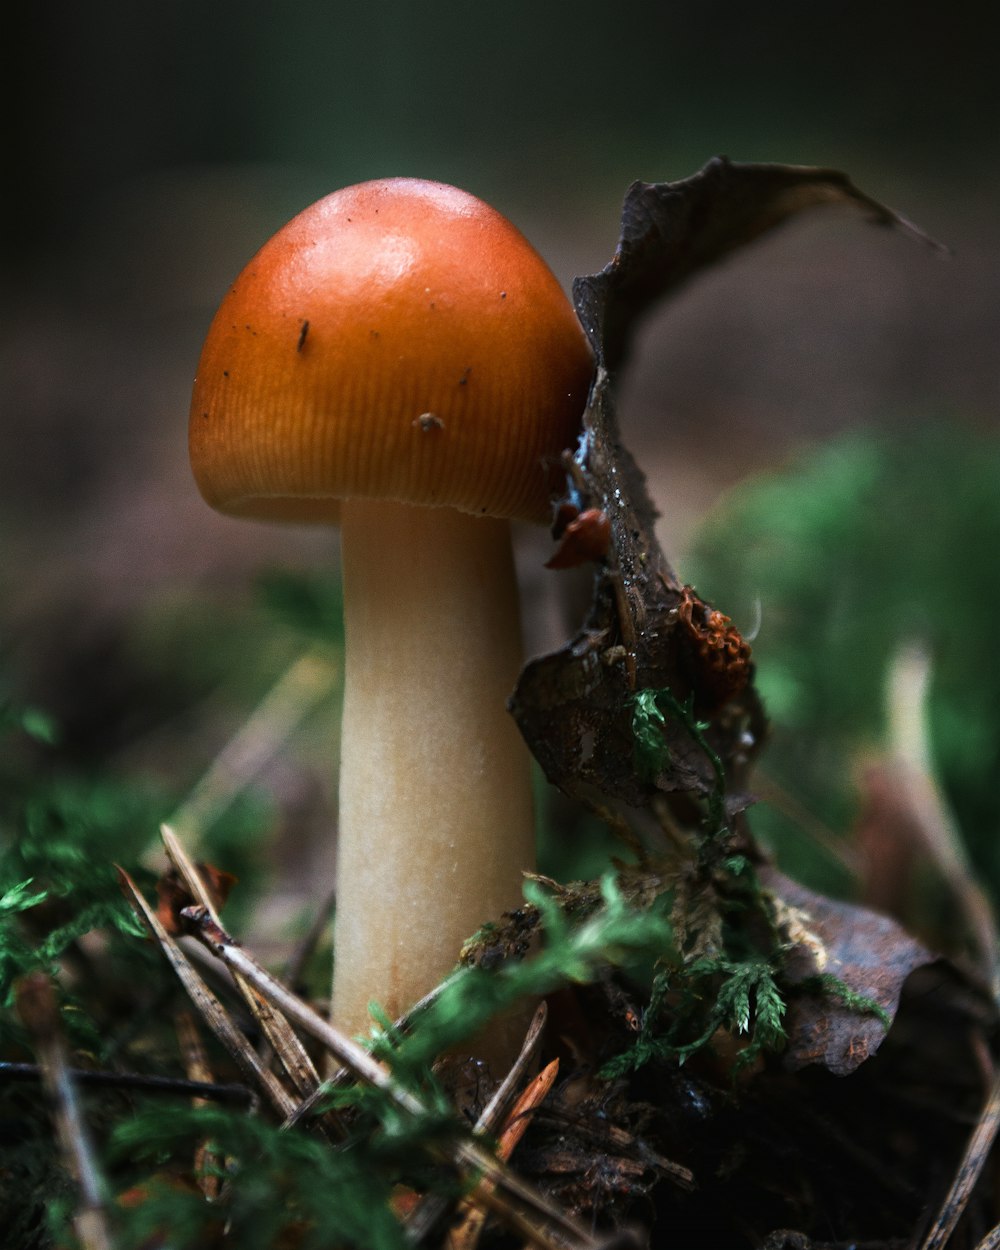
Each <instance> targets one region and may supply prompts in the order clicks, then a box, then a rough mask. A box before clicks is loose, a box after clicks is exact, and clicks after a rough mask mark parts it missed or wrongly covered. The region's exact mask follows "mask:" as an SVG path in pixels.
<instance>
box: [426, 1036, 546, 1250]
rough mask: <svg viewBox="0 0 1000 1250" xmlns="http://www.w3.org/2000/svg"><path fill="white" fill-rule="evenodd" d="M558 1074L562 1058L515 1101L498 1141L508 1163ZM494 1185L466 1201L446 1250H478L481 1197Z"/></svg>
mask: <svg viewBox="0 0 1000 1250" xmlns="http://www.w3.org/2000/svg"><path fill="white" fill-rule="evenodd" d="M558 1074H559V1060H558V1059H553V1060H552V1062H551V1063H550V1064H548V1065H547V1066H546V1067H545V1068H543V1069H542V1071H541V1072H540V1073H539V1074H538V1076H536V1077H535V1079H534V1080H533V1081H532V1082H531V1084H530V1085H529V1086H528V1087H527V1089H525V1090H524V1091H523V1093H522V1094H521V1096H520V1098H518V1100H517V1102H516V1103H515V1104H514V1106H513V1108H512V1109H511V1112H510V1115H509V1116H508V1117H507V1122H506V1124H505V1125H504V1128H503V1132H502V1133H501V1134H500V1140H499V1141H498V1142H497V1158H498V1159H500V1160H502V1161H503V1162H504V1163H506V1162H508V1160H509V1159H510V1157H511V1155H512V1154H513V1153H514V1151H515V1149H516V1148H517V1144H518V1142H519V1141H520V1140H521V1138H522V1137H523V1136H524V1134H525V1132H526V1131H527V1128H528V1125H529V1124H530V1123H531V1120H532V1117H533V1116H534V1114H535V1109H536V1108H537V1107H539V1106H540V1105H541V1103H542V1102H543V1101H544V1100H545V1098H546V1097H547V1096H548V1093H549V1090H550V1089H551V1088H552V1086H553V1085H554V1084H555V1079H556V1077H557V1075H558ZM492 1188H493V1186H492V1183H491V1182H490V1181H483V1182H482V1183H481V1184H480V1185H479V1187H478V1188H477V1189H476V1190H474V1191H473V1193H471V1194H470V1195H469V1197H468V1198H466V1199H465V1201H464V1202H463V1203H462V1209H463V1211H464V1214H463V1216H462V1220H461V1223H460V1224H458V1225H456V1227H454V1228H453V1229H451V1231H450V1232H449V1233H448V1236H447V1237H446V1238H445V1250H475V1247H476V1244H477V1242H478V1241H479V1235H480V1233H481V1232H482V1230H483V1225H484V1224H485V1223H486V1210H485V1208H484V1207H483V1206H482V1205H481V1203H480V1200H481V1198H482V1194H483V1191H484V1190H492Z"/></svg>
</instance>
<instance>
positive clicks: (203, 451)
mask: <svg viewBox="0 0 1000 1250" xmlns="http://www.w3.org/2000/svg"><path fill="white" fill-rule="evenodd" d="M591 371H592V360H591V354H590V348H589V347H588V345H587V342H586V340H585V338H584V334H583V331H582V329H581V327H580V325H579V322H578V321H577V319H576V316H575V314H574V312H573V310H572V308H571V306H570V304H569V302H568V300H567V299H566V297H565V295H564V294H563V292H562V290H561V288H560V286H559V284H558V282H557V281H556V279H555V277H554V276H553V274H552V273H551V271H550V270H549V268H548V267H547V265H546V264H545V262H544V261H543V260H542V259H541V257H540V256H539V255H538V253H537V252H536V251H535V250H534V249H533V248H532V247H531V245H530V244H529V243H528V242H527V240H526V239H525V238H524V237H523V235H521V234H520V233H519V232H518V231H517V230H516V229H515V228H514V227H513V226H512V225H511V224H510V223H509V222H508V221H507V220H506V219H505V218H504V217H502V216H501V215H500V214H499V213H497V212H496V211H495V210H493V209H492V208H490V207H489V206H488V205H486V204H484V203H483V202H482V201H481V200H478V199H476V198H475V197H474V196H471V195H468V194H466V193H465V192H464V191H458V190H456V189H455V188H454V187H449V186H444V185H442V184H440V183H433V182H423V181H419V180H416V179H408V178H398V179H387V180H384V181H378V182H367V183H362V184H361V185H359V186H355V187H347V188H345V189H344V190H342V191H337V192H335V193H334V194H333V195H330V196H327V197H326V198H325V199H322V200H320V201H319V202H318V203H316V204H313V205H312V206H311V207H310V208H307V209H306V210H305V211H304V212H303V213H300V214H299V216H298V217H296V218H294V220H292V221H291V222H289V223H288V225H287V226H285V227H284V228H283V229H282V230H280V231H279V232H278V233H277V234H276V235H275V236H274V237H273V238H272V239H271V240H270V241H269V242H268V243H266V244H265V245H264V247H263V248H262V249H261V250H260V251H259V252H258V253H257V255H256V256H255V257H254V259H253V260H252V261H251V262H250V264H249V265H248V266H247V267H246V269H244V271H243V273H242V274H240V276H239V277H238V278H237V280H236V282H235V284H234V285H233V287H232V289H231V290H230V292H229V293H228V295H227V296H226V298H225V299H224V300H223V303H222V305H221V307H220V308H219V311H218V313H217V314H216V316H215V319H214V321H213V322H212V326H211V328H210V330H209V332H208V337H207V339H206V341H205V346H204V348H203V351H202V357H201V362H200V365H199V368H198V376H197V379H196V381H195V386H194V395H193V399H192V405H191V425H190V449H191V463H192V467H193V469H194V474H195V478H196V480H197V482H198V486H199V488H200V490H201V492H202V494H203V495H204V497H205V499H206V500H207V501H208V502H209V503H210V504H211V505H212V506H213V507H214V508H217V509H219V510H220V511H222V512H229V513H234V514H238V515H242V516H253V517H262V518H271V519H277V520H330V519H334V518H335V517H336V514H337V505H336V501H337V500H339V499H344V498H349V497H352V496H365V497H379V498H386V499H391V500H395V501H397V502H401V503H413V504H423V505H432V506H433V505H438V506H448V507H453V508H458V509H460V510H462V511H465V512H471V513H480V514H485V515H489V516H502V517H521V518H524V519H527V520H543V519H544V518H545V516H546V513H547V505H548V499H549V494H550V490H549V488H550V483H551V482H552V480H553V479H552V472H553V470H554V469H555V468H556V467H557V466H558V459H559V454H560V452H561V451H562V450H563V449H564V448H567V447H572V446H573V445H574V443H575V441H576V438H577V435H578V432H579V424H580V416H581V413H582V411H583V408H584V405H585V402H586V397H587V389H588V386H589V383H590V377H591Z"/></svg>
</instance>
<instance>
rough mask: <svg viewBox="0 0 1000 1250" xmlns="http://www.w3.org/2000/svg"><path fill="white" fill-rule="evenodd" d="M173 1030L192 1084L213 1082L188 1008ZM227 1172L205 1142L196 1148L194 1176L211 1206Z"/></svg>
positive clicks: (198, 1102) (199, 1102) (200, 1103)
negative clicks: (195, 1082)
mask: <svg viewBox="0 0 1000 1250" xmlns="http://www.w3.org/2000/svg"><path fill="white" fill-rule="evenodd" d="M174 1028H175V1030H176V1032H177V1041H178V1043H179V1045H180V1048H181V1056H182V1058H183V1060H184V1070H185V1072H186V1073H187V1074H188V1076H189V1077H190V1078H191V1079H192V1080H196V1081H205V1082H207V1081H210V1080H211V1077H212V1072H211V1069H210V1068H209V1066H208V1057H207V1055H206V1054H205V1047H204V1046H203V1045H202V1044H201V1036H200V1034H199V1033H198V1026H197V1025H196V1024H195V1019H194V1016H193V1015H192V1014H191V1012H190V1011H188V1010H187V1009H186V1008H185V1009H184V1010H183V1011H179V1012H178V1013H177V1016H176V1019H175V1021H174ZM191 1105H192V1107H204V1106H205V1105H206V1100H205V1099H204V1098H192V1099H191ZM224 1172H225V1162H224V1160H223V1159H222V1157H221V1156H220V1155H219V1154H218V1153H217V1152H216V1151H215V1150H213V1149H212V1147H211V1145H210V1144H209V1143H208V1142H207V1141H205V1140H204V1138H203V1139H202V1140H201V1141H200V1142H199V1143H198V1145H197V1146H196V1147H195V1153H194V1175H195V1178H196V1180H197V1182H198V1188H199V1189H200V1190H201V1192H202V1193H203V1194H204V1196H205V1197H206V1198H207V1199H208V1201H209V1202H216V1201H217V1200H218V1198H219V1195H220V1194H221V1193H222V1176H223V1174H224Z"/></svg>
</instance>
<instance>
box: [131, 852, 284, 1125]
mask: <svg viewBox="0 0 1000 1250" xmlns="http://www.w3.org/2000/svg"><path fill="white" fill-rule="evenodd" d="M118 878H119V880H120V882H121V885H122V889H123V890H124V891H125V897H126V898H127V899H128V900H129V902H130V903H131V904H132V908H133V910H134V911H135V913H136V915H137V916H138V917H139V918H140V920H142V921H143V922H144V923H145V925H146V927H147V928H148V929H149V930H150V932H151V933H152V934H153V937H154V938H155V939H156V940H157V942H159V944H160V949H161V950H162V951H163V953H164V955H166V957H167V960H168V962H169V963H170V966H171V967H172V968H173V970H174V972H176V973H177V976H178V977H179V978H180V981H181V984H182V985H183V986H184V988H185V990H187V993H188V997H189V998H190V999H191V1001H192V1002H193V1003H194V1005H195V1007H197V1009H198V1010H199V1011H200V1012H201V1014H202V1016H203V1017H204V1019H205V1022H206V1024H207V1025H208V1027H209V1028H210V1029H211V1030H212V1032H213V1033H214V1034H215V1036H216V1037H217V1038H218V1039H219V1041H220V1042H221V1043H222V1045H223V1046H224V1047H225V1048H226V1050H228V1051H229V1053H230V1055H232V1057H233V1059H234V1060H235V1061H236V1064H237V1066H238V1067H239V1069H240V1071H241V1072H242V1073H243V1075H244V1077H245V1078H246V1079H247V1080H248V1081H249V1082H250V1083H251V1084H252V1085H258V1086H260V1088H261V1089H262V1090H263V1091H264V1093H265V1095H266V1096H267V1098H268V1100H269V1101H270V1103H271V1105H272V1106H273V1107H274V1109H275V1110H276V1111H277V1112H278V1114H279V1115H280V1116H281V1117H282V1118H286V1117H287V1116H289V1115H290V1114H291V1113H292V1111H293V1110H294V1109H295V1103H294V1102H293V1100H292V1099H291V1097H290V1096H289V1094H288V1093H287V1092H286V1090H285V1087H284V1086H283V1085H282V1084H281V1082H280V1081H279V1080H278V1078H277V1077H276V1076H275V1075H274V1073H273V1072H270V1071H269V1070H268V1069H267V1068H265V1067H264V1066H263V1064H262V1063H261V1062H260V1060H259V1059H258V1058H257V1054H256V1052H255V1051H254V1049H253V1047H252V1046H251V1045H250V1044H249V1042H248V1041H247V1040H246V1038H245V1037H244V1036H243V1034H242V1033H241V1032H240V1031H239V1029H238V1028H237V1027H236V1026H235V1025H234V1024H233V1022H232V1020H231V1019H230V1018H229V1014H228V1012H227V1011H226V1009H225V1008H224V1007H223V1006H222V1004H221V1003H220V1002H219V1000H218V999H217V998H216V997H215V995H214V994H213V993H212V992H211V990H209V988H208V987H207V986H206V985H205V983H204V981H202V979H201V977H199V976H198V974H197V973H196V972H195V970H194V969H193V968H192V967H191V965H190V964H189V963H188V961H187V960H186V959H185V958H184V954H183V952H182V951H181V949H180V947H179V946H178V945H177V943H176V942H175V941H174V940H173V938H172V937H171V936H170V934H169V933H167V931H166V929H164V927H163V925H162V924H161V923H160V921H159V918H158V917H157V915H156V912H155V911H154V910H153V909H152V908H151V907H150V906H149V904H148V903H147V902H146V900H145V898H143V896H142V894H141V893H140V892H139V889H138V887H137V886H136V884H135V882H134V881H133V880H132V878H131V877H130V876H129V875H128V873H127V872H126V871H125V870H124V869H123V868H119V869H118Z"/></svg>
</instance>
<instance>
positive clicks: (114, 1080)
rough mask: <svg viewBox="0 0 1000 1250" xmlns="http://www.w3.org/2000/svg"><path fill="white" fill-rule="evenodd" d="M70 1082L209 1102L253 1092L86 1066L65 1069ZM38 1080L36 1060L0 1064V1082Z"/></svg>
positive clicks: (239, 1099) (231, 1085) (242, 1087)
mask: <svg viewBox="0 0 1000 1250" xmlns="http://www.w3.org/2000/svg"><path fill="white" fill-rule="evenodd" d="M66 1075H67V1076H68V1077H69V1079H70V1080H71V1081H72V1082H73V1084H74V1085H99V1086H105V1087H110V1088H111V1089H134V1090H138V1091H139V1092H140V1093H143V1094H170V1095H171V1096H172V1097H175V1098H203V1099H205V1100H206V1101H209V1102H243V1103H246V1102H252V1101H253V1098H254V1094H253V1091H252V1090H250V1089H249V1088H248V1087H247V1086H246V1085H240V1084H237V1083H236V1082H229V1083H223V1084H219V1083H217V1082H214V1081H210V1082H205V1081H191V1080H182V1079H181V1078H180V1077H173V1076H149V1075H147V1074H146V1073H144V1072H93V1071H91V1070H90V1069H89V1068H67V1069H66ZM5 1079H6V1080H10V1081H39V1080H41V1079H42V1070H41V1067H40V1066H39V1065H38V1064H37V1063H0V1081H3V1080H5Z"/></svg>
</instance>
